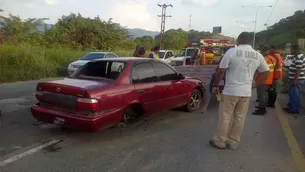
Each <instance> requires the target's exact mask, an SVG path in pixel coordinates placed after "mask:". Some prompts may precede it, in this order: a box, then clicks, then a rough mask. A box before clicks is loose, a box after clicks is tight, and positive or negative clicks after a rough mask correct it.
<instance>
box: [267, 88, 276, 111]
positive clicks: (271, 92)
mask: <svg viewBox="0 0 305 172" xmlns="http://www.w3.org/2000/svg"><path fill="white" fill-rule="evenodd" d="M267 92H268V101H267V104H268V106H274V104H275V101H276V98H277V92H276V84H273V85H270V87H269V88H268V90H267Z"/></svg>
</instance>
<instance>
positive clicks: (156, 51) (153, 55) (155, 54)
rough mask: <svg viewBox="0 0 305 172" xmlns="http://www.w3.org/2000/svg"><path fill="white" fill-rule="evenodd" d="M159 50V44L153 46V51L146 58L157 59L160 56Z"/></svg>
mask: <svg viewBox="0 0 305 172" xmlns="http://www.w3.org/2000/svg"><path fill="white" fill-rule="evenodd" d="M159 51H160V46H158V45H156V46H154V49H153V51H152V52H151V53H150V54H149V56H148V58H151V59H155V60H159V59H160V57H159Z"/></svg>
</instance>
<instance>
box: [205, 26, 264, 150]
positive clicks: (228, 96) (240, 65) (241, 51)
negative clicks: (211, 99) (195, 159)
mask: <svg viewBox="0 0 305 172" xmlns="http://www.w3.org/2000/svg"><path fill="white" fill-rule="evenodd" d="M250 43H251V35H250V34H249V33H247V32H243V33H241V34H240V35H239V36H238V38H237V45H238V46H237V47H236V48H231V49H229V50H228V51H227V52H226V54H225V55H224V57H223V58H222V60H221V62H220V65H219V69H218V71H217V74H216V78H215V81H214V85H213V93H214V94H220V93H219V87H218V85H219V82H220V80H221V78H223V75H224V73H225V72H226V83H225V87H224V90H223V92H222V100H221V101H220V103H219V119H218V132H217V133H216V135H215V136H214V138H213V139H212V140H210V142H209V143H210V145H211V146H213V147H217V148H220V149H224V148H226V147H227V146H228V147H229V148H230V149H236V148H237V147H238V145H239V142H240V136H241V134H242V131H243V127H244V122H245V118H246V115H247V113H248V107H249V100H250V97H251V91H252V85H253V76H254V73H255V71H256V70H257V71H258V72H260V73H261V74H260V76H259V78H258V80H257V83H255V84H256V85H260V84H263V82H264V80H265V78H266V77H267V75H268V73H269V66H268V65H267V63H266V61H265V60H264V57H263V55H262V54H260V53H259V52H257V51H256V50H254V49H253V48H252V47H251V45H250ZM232 118H233V121H232ZM231 121H232V126H231V128H230V129H229V126H230V123H231Z"/></svg>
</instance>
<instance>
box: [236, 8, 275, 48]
mask: <svg viewBox="0 0 305 172" xmlns="http://www.w3.org/2000/svg"><path fill="white" fill-rule="evenodd" d="M242 7H243V8H244V7H251V8H255V9H256V12H255V20H254V31H253V45H252V47H253V48H254V46H255V38H256V37H255V36H256V24H257V14H258V10H259V9H261V8H265V7H267V8H271V7H272V5H268V6H244V5H243V6H242Z"/></svg>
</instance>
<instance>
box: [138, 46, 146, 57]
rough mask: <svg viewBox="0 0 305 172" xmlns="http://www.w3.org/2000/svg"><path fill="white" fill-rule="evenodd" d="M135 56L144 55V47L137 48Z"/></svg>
mask: <svg viewBox="0 0 305 172" xmlns="http://www.w3.org/2000/svg"><path fill="white" fill-rule="evenodd" d="M137 57H145V48H144V47H140V48H139V53H138V56H137Z"/></svg>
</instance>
